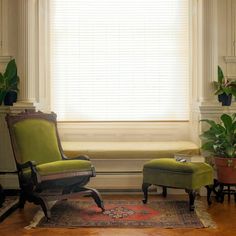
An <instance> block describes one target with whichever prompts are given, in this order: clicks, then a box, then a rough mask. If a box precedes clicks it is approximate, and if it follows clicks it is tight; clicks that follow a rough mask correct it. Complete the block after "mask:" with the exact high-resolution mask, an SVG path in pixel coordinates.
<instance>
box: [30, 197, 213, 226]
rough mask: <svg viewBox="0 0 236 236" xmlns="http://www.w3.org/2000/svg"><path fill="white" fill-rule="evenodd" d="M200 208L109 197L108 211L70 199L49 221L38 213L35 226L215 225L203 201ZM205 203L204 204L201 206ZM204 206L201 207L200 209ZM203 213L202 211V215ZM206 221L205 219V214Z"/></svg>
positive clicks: (56, 208)
mask: <svg viewBox="0 0 236 236" xmlns="http://www.w3.org/2000/svg"><path fill="white" fill-rule="evenodd" d="M196 205H197V207H196V208H197V211H196V212H190V211H189V208H188V207H189V206H188V202H187V201H167V200H164V201H150V202H149V203H148V204H146V205H144V204H142V202H141V201H127V200H119V201H117V200H107V201H105V209H106V210H105V211H104V212H101V210H100V209H99V208H98V207H97V206H96V205H95V204H94V202H93V201H89V200H86V201H85V200H80V201H78V200H77V201H75V200H73V201H72V200H68V201H60V202H57V203H55V205H54V206H53V207H52V209H51V213H52V216H51V219H50V220H49V221H47V220H46V218H45V217H44V216H43V214H42V212H41V213H38V214H37V216H36V217H35V219H34V221H33V222H32V224H31V226H29V227H28V228H32V227H35V226H37V227H47V228H52V227H55V228H58V227H63V228H76V227H125V228H131V227H162V228H203V227H214V224H213V222H212V221H211V219H210V217H209V215H208V214H207V212H206V209H203V208H202V206H203V204H201V202H198V203H197V204H196ZM200 205H202V206H200ZM201 208H202V209H201ZM199 213H200V214H199ZM201 216H202V217H204V218H205V221H203V220H202V217H201Z"/></svg>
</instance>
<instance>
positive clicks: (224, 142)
mask: <svg viewBox="0 0 236 236" xmlns="http://www.w3.org/2000/svg"><path fill="white" fill-rule="evenodd" d="M220 120H221V122H219V123H216V122H215V121H213V120H208V119H205V120H202V121H203V122H207V123H208V124H209V125H210V128H209V129H208V130H206V131H205V132H203V133H202V134H201V135H200V138H201V139H202V141H203V145H202V149H203V150H205V151H208V152H209V153H210V154H211V155H212V156H215V157H224V158H236V113H234V114H232V115H227V114H223V115H222V116H221V117H220Z"/></svg>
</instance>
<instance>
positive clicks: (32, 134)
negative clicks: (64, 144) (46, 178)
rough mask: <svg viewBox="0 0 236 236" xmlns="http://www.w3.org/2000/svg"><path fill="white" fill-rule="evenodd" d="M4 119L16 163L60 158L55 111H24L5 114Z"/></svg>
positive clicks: (42, 161)
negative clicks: (15, 113) (48, 112)
mask: <svg viewBox="0 0 236 236" xmlns="http://www.w3.org/2000/svg"><path fill="white" fill-rule="evenodd" d="M6 121H7V124H8V129H9V132H10V137H11V142H12V148H13V153H14V156H15V160H16V162H17V163H19V164H22V163H25V162H27V161H35V162H36V164H43V163H48V162H52V161H57V160H61V159H62V149H61V144H60V140H59V137H58V131H57V125H56V114H55V113H50V114H47V113H42V112H35V111H25V112H22V113H20V114H17V115H7V116H6Z"/></svg>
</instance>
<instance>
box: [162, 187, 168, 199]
mask: <svg viewBox="0 0 236 236" xmlns="http://www.w3.org/2000/svg"><path fill="white" fill-rule="evenodd" d="M162 196H163V197H166V196H167V187H165V186H163V187H162Z"/></svg>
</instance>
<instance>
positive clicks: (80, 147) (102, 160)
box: [62, 141, 199, 189]
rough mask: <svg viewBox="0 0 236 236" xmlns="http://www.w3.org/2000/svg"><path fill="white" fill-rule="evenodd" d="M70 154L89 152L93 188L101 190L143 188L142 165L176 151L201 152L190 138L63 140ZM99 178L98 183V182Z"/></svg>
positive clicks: (184, 152)
mask: <svg viewBox="0 0 236 236" xmlns="http://www.w3.org/2000/svg"><path fill="white" fill-rule="evenodd" d="M62 148H63V150H64V153H65V154H66V155H67V156H68V157H75V156H78V155H82V154H84V155H88V156H89V157H90V159H91V161H92V163H93V165H94V166H95V168H96V172H97V177H96V178H93V179H94V183H93V180H91V183H92V187H97V188H99V189H111V188H112V189H140V186H141V182H142V168H143V165H144V163H145V162H147V161H148V160H151V159H154V158H162V157H166V158H168V157H174V154H175V153H183V154H189V155H198V154H199V147H198V146H197V145H196V144H195V143H193V142H191V141H169V142H151V141H150V142H68V141H67V142H62ZM95 181H96V182H95Z"/></svg>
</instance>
